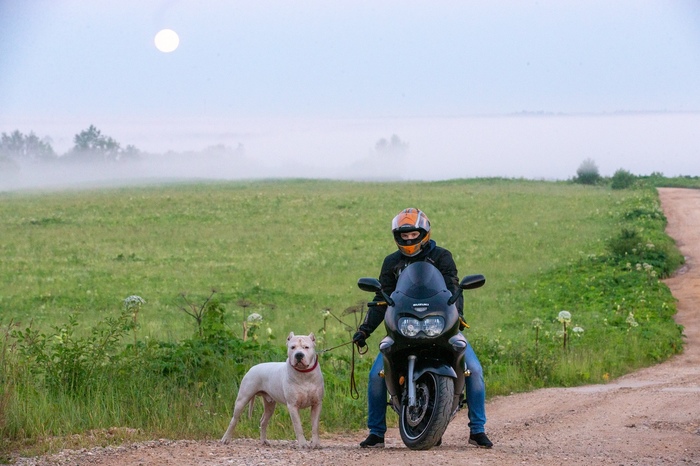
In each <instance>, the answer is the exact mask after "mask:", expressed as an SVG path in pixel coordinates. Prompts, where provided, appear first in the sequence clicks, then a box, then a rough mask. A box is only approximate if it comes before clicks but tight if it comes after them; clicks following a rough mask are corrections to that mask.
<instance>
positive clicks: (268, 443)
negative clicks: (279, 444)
mask: <svg viewBox="0 0 700 466" xmlns="http://www.w3.org/2000/svg"><path fill="white" fill-rule="evenodd" d="M262 444H263V445H264V446H266V447H269V446H270V442H269V441H268V440H263V441H262Z"/></svg>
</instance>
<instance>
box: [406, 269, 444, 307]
mask: <svg viewBox="0 0 700 466" xmlns="http://www.w3.org/2000/svg"><path fill="white" fill-rule="evenodd" d="M446 290H447V286H446V285H445V279H444V278H443V277H442V274H441V273H440V271H439V270H438V269H437V268H436V267H435V266H434V265H432V264H430V263H429V262H414V263H413V264H411V265H409V266H408V267H406V268H405V269H404V270H403V271H402V272H401V275H399V279H398V281H397V282H396V291H395V293H401V294H404V295H406V296H408V297H409V298H413V299H426V298H430V297H432V296H435V295H436V294H438V293H442V292H445V291H446Z"/></svg>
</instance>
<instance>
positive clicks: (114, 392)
mask: <svg viewBox="0 0 700 466" xmlns="http://www.w3.org/2000/svg"><path fill="white" fill-rule="evenodd" d="M409 206H413V207H418V208H420V209H422V210H424V211H425V212H426V213H427V214H428V216H429V217H430V220H431V223H432V227H433V231H432V237H433V239H435V240H436V241H437V242H438V244H439V245H441V246H444V247H446V248H448V249H450V250H451V251H452V252H453V255H454V258H455V261H456V263H457V266H458V268H459V271H460V274H461V275H466V274H469V273H483V274H484V275H485V276H486V277H487V284H486V286H485V287H483V288H481V289H479V290H475V291H473V292H469V293H468V294H467V296H466V302H465V314H466V317H467V321H468V322H469V324H470V325H471V329H470V330H468V331H466V334H467V336H468V338H469V339H470V340H471V341H472V344H473V346H474V347H475V349H476V351H477V354H479V356H480V358H481V360H482V364H483V365H484V367H485V371H486V375H487V380H486V382H487V393H488V395H489V396H492V395H496V394H505V393H510V392H511V391H522V390H528V389H531V388H535V387H539V386H547V385H574V384H579V383H589V382H604V381H605V380H608V378H610V377H615V376H618V375H620V374H622V373H625V372H626V371H629V370H632V369H634V368H637V367H641V366H644V365H648V364H650V363H652V362H655V361H658V360H663V359H665V358H667V357H668V356H670V355H671V354H673V353H674V352H677V351H679V350H680V332H679V330H678V328H677V326H676V325H675V323H673V320H672V315H673V313H674V312H675V304H674V301H673V298H672V296H671V295H670V292H668V289H667V288H666V287H665V286H664V285H663V284H661V283H660V282H659V281H658V278H659V277H660V276H661V275H662V274H663V273H666V272H668V270H667V269H668V267H670V268H671V270H672V269H673V268H674V267H675V266H677V265H678V264H679V263H680V261H681V260H682V258H680V256H679V255H678V252H677V251H676V250H675V247H674V246H673V244H672V241H670V239H669V238H668V237H666V236H665V234H664V233H663V227H664V225H665V219H664V217H663V214H662V213H661V212H660V210H659V207H658V200H657V198H656V194H655V192H654V191H653V190H651V189H642V190H610V189H609V188H606V187H592V186H582V185H575V184H571V183H564V182H539V181H538V182H536V181H525V180H502V179H480V180H453V181H445V182H430V183H423V182H401V183H359V182H339V181H323V180H317V181H313V180H286V181H257V182H226V183H198V184H169V185H159V186H147V187H145V186H144V187H129V188H115V189H103V190H76V191H62V192H52V193H2V194H0V218H2V223H0V237H1V238H2V241H1V242H0V260H1V262H2V266H1V267H0V312H1V317H0V322H1V323H2V324H3V325H4V326H5V327H6V328H7V325H9V324H10V322H12V323H13V324H12V325H13V327H11V328H15V329H24V328H26V327H27V326H29V325H30V323H31V328H32V329H35V330H36V331H37V332H38V335H39V336H37V335H34V336H33V338H34V340H31V339H27V337H26V334H25V336H24V339H23V338H22V337H21V336H17V335H15V336H14V337H11V336H10V333H9V332H10V330H8V332H7V335H6V338H5V339H4V346H3V348H4V351H3V353H2V355H3V356H2V360H1V362H2V365H0V367H3V373H2V377H3V380H4V381H5V382H6V385H5V386H6V387H10V386H11V387H13V388H12V389H7V388H6V389H5V397H4V399H5V402H4V403H0V414H3V415H2V416H0V428H2V430H3V432H4V437H5V438H8V439H11V440H13V441H21V440H22V439H26V438H29V439H34V441H38V439H40V438H42V437H45V436H51V435H66V434H69V433H74V432H81V431H85V430H88V429H99V428H107V427H111V426H120V427H129V428H137V429H142V432H146V434H145V435H146V436H148V435H151V434H153V435H156V434H157V435H169V436H172V437H178V436H189V437H193V436H194V437H208V436H213V437H217V436H219V435H221V433H222V432H223V429H224V428H225V426H226V424H227V422H228V417H229V414H228V413H229V412H230V408H231V405H232V402H233V398H232V397H233V393H235V390H236V386H237V381H238V380H240V376H241V374H242V372H243V371H244V370H245V368H246V367H247V365H249V364H251V363H253V362H256V361H255V357H259V358H261V359H264V358H266V357H267V358H269V357H278V356H279V355H280V353H279V349H280V348H281V347H282V343H281V342H282V341H283V339H284V337H285V336H286V335H287V333H288V332H289V331H294V332H295V333H308V332H310V331H314V332H317V334H318V335H319V337H320V339H321V346H322V347H331V346H334V345H338V344H340V343H343V342H346V341H349V339H350V336H351V335H352V332H353V331H354V328H355V327H356V325H357V320H358V319H359V318H360V317H361V316H360V315H359V314H358V313H350V312H349V311H346V310H348V309H352V308H357V307H358V305H361V304H362V303H363V302H365V301H367V300H368V299H369V298H370V296H368V295H367V294H366V293H364V292H362V291H360V290H359V289H358V288H357V286H356V283H357V279H358V278H359V277H362V276H377V275H378V273H379V268H380V266H381V263H382V260H383V258H384V256H385V255H386V254H388V253H390V252H392V251H393V250H395V245H394V243H393V240H392V236H391V232H390V222H391V219H392V217H393V216H394V215H395V214H396V213H398V212H399V211H400V210H401V209H403V208H405V207H409ZM664 267H666V269H664ZM657 271H658V273H657ZM664 271H665V272H664ZM212 289H215V290H216V293H215V296H214V302H215V304H216V309H217V312H218V313H219V314H217V315H219V317H220V319H219V321H218V323H219V324H220V325H221V328H218V327H217V328H218V330H216V331H217V332H225V334H226V335H228V336H231V337H234V338H241V337H242V336H243V322H244V321H245V320H246V318H247V317H248V316H249V315H250V314H252V313H258V314H260V315H261V316H262V319H263V320H262V323H261V325H260V327H259V328H253V329H252V330H251V331H255V335H256V336H257V343H256V345H258V344H259V345H261V347H263V349H264V351H263V352H261V353H255V349H254V348H253V347H251V346H243V347H242V349H241V348H239V349H240V350H241V351H244V352H245V351H248V352H251V353H253V354H254V356H253V357H251V358H248V359H240V358H239V359H236V364H234V366H235V367H233V369H231V368H230V367H229V366H231V364H229V363H227V362H226V361H227V360H226V359H221V360H219V359H217V360H216V361H215V362H214V363H212V364H213V366H211V367H207V370H206V371H204V370H203V369H202V367H200V366H198V368H197V370H198V372H197V373H196V376H191V377H193V378H192V379H188V380H189V382H188V383H189V385H186V386H185V387H184V388H183V386H182V385H177V384H178V383H179V384H181V383H182V382H181V381H179V382H177V383H175V382H173V383H175V385H174V386H172V385H169V382H168V383H164V382H162V381H161V380H160V379H158V377H161V376H163V374H164V372H163V370H162V367H160V366H159V367H160V368H159V369H158V371H159V372H158V371H156V373H158V374H161V375H160V376H158V377H156V376H153V380H152V381H151V382H148V383H146V382H144V380H145V379H143V378H141V379H133V378H130V377H131V375H129V374H128V373H125V372H124V371H122V372H118V371H117V372H115V373H110V374H111V375H104V377H105V378H104V380H101V381H100V382H99V384H98V385H100V386H101V387H102V388H105V387H108V388H109V389H106V390H103V392H104V393H102V394H101V395H98V394H97V392H98V390H96V389H95V388H94V387H93V388H92V389H90V390H86V391H82V392H80V396H78V397H76V396H75V393H74V394H73V395H71V394H70V393H66V392H65V390H63V391H62V389H59V390H58V391H57V390H56V387H54V389H53V390H52V389H51V387H49V388H46V387H47V380H48V378H49V375H50V374H52V372H51V370H54V369H51V368H53V367H54V366H51V368H49V369H47V367H49V365H50V364H54V363H52V362H51V361H50V360H51V357H45V356H46V355H47V354H48V355H49V356H50V355H51V354H52V353H51V352H52V351H53V356H56V355H57V354H58V355H59V356H60V358H59V359H61V358H62V360H68V359H69V358H68V356H67V355H68V353H67V351H68V350H67V349H66V348H68V347H67V346H66V345H65V344H64V345H63V346H56V345H57V343H56V342H57V341H59V340H61V338H64V340H61V341H68V340H69V339H70V341H71V342H72V344H73V346H71V347H70V350H71V351H74V352H75V351H77V352H78V353H79V356H80V357H84V356H86V354H87V355H89V354H92V353H88V350H89V351H94V346H95V345H93V344H92V343H90V342H91V340H90V338H91V336H90V335H93V336H95V335H98V336H100V335H102V336H103V335H104V331H105V330H100V331H96V330H95V329H96V328H104V326H103V327H100V326H101V325H103V323H104V319H106V318H114V319H117V318H119V316H120V315H122V318H125V317H124V315H123V314H124V299H125V298H126V297H128V296H132V295H136V296H139V297H141V298H143V300H145V304H143V305H142V306H140V307H139V309H138V314H137V315H136V316H135V317H134V320H136V321H137V322H136V323H137V324H138V325H137V326H136V327H133V322H131V323H130V325H132V327H129V326H127V322H126V320H122V321H120V322H121V323H119V324H116V323H115V324H114V327H109V325H107V328H113V329H116V328H117V326H119V325H121V327H119V329H121V330H114V335H115V338H116V337H120V338H121V337H123V338H121V340H119V339H118V338H116V340H119V341H116V340H115V342H114V351H118V348H119V347H120V346H121V347H123V346H124V345H126V344H129V345H132V344H133V347H132V350H133V349H138V348H141V350H139V351H141V353H137V354H136V355H135V356H134V355H133V354H132V355H131V356H129V357H130V358H132V359H130V361H132V362H131V363H130V364H132V366H131V368H132V370H133V372H134V374H135V373H137V372H138V371H136V370H135V369H133V368H134V367H136V366H134V364H136V363H135V362H133V361H136V360H137V357H140V356H143V354H145V353H147V352H148V351H153V353H149V354H151V355H152V356H153V357H152V360H158V361H165V360H166V357H165V356H163V355H164V354H165V353H164V351H165V349H166V348H171V349H172V348H175V347H176V345H178V344H179V343H180V342H188V343H187V351H190V352H192V351H194V349H193V348H198V346H197V344H195V343H193V342H196V341H197V340H196V338H195V337H196V334H197V329H198V327H197V325H196V323H195V321H194V319H193V318H192V317H191V316H189V315H187V314H186V313H185V312H183V309H184V310H189V311H192V310H197V309H198V308H199V307H200V306H202V305H203V304H204V302H205V301H206V299H207V297H209V296H210V294H211V292H212ZM188 303H189V304H188ZM190 305H191V306H190ZM360 307H361V306H360ZM562 310H567V311H569V312H570V313H571V319H570V320H569V321H566V319H564V320H561V319H559V318H558V317H559V313H560V311H562ZM329 312H330V314H329ZM71 316H72V317H71ZM630 316H631V317H630ZM127 317H128V316H127ZM132 317H133V316H132ZM70 319H73V322H74V325H73V324H69V321H70ZM338 319H341V320H343V322H345V323H346V324H348V325H347V326H345V325H342V324H341V323H340V322H338ZM630 319H631V320H630ZM127 320H128V319H127ZM574 327H578V328H579V329H580V331H576V332H575V333H573V332H572V329H573V328H574ZM99 332H103V333H99ZM42 333H43V335H44V336H45V338H44V339H43V340H42V339H41V337H40V335H41V334H42ZM377 333H380V331H378V332H377ZM563 333H566V334H567V336H568V337H569V339H568V340H567V341H568V346H565V344H563V343H564V340H563ZM222 334H223V333H222ZM81 338H82V340H81ZM95 338H97V337H95ZM105 338H106V337H105ZM379 339H380V337H379V335H374V336H372V337H371V339H370V340H369V343H370V347H371V348H372V349H371V351H370V353H369V354H368V355H366V356H364V357H362V358H360V359H358V361H357V364H358V367H357V370H356V374H357V375H356V376H357V383H358V387H359V389H360V399H359V400H352V399H351V398H350V397H348V396H347V395H348V383H349V370H350V368H349V361H350V347H349V346H346V347H344V348H342V349H338V350H334V351H333V352H331V353H327V354H326V355H324V358H326V360H325V364H324V366H323V367H324V375H325V376H326V383H327V397H329V398H331V399H332V400H333V402H332V403H328V404H326V406H327V408H326V407H324V417H323V427H324V429H326V430H343V429H347V428H362V427H363V425H364V410H365V408H364V393H363V390H364V387H365V385H366V372H367V369H368V366H369V363H370V362H371V359H372V358H373V356H374V355H375V354H376V345H377V343H378V342H379ZM30 340H31V341H32V342H37V341H38V342H43V343H42V344H43V345H44V346H43V347H41V351H44V353H41V351H40V350H37V349H36V347H37V345H36V344H34V345H30V344H29V343H30ZM95 341H96V340H95ZM105 341H106V340H105ZM226 341H229V340H226ZM93 342H94V341H93ZM149 342H152V343H149ZM155 342H158V345H160V346H154V345H155ZM268 343H269V345H268ZM601 343H603V344H601ZM91 345H92V346H91ZM149 345H150V346H149ZM167 345H171V346H167ZM173 345H175V346H173ZM32 348H33V349H32ZM274 348H277V352H275V349H274ZM22 349H23V350H24V353H21V351H20V350H22ZM168 351H170V350H168ZM172 351H173V353H172V354H176V352H175V350H172ZM177 351H180V353H182V347H179V349H178V350H177ZM208 351H209V353H211V350H208ZM222 351H223V352H224V353H225V354H226V355H228V356H227V357H230V355H231V354H232V350H231V349H230V348H228V349H223V350H222ZM214 352H216V351H214ZM40 353H41V354H40ZM180 353H177V354H180ZM209 353H206V354H209ZM22 354H23V355H24V356H25V358H26V361H30V360H31V361H34V363H35V364H37V365H39V366H41V365H42V364H44V365H43V366H41V367H42V368H43V369H45V371H44V372H42V371H41V370H32V368H31V367H29V368H28V367H24V369H22V358H21V357H19V356H20V355H22ZM100 354H101V353H100ZM172 354H171V353H168V355H169V356H167V358H171V359H172V357H173V356H172ZM188 354H190V353H188ZM256 355H257V356H256ZM80 357H79V358H77V359H80ZM90 357H91V356H88V357H87V359H90ZM105 357H110V358H112V357H114V358H116V356H110V355H105ZM32 358H33V359H32ZM159 358H160V359H159ZM77 359H76V360H77ZM171 359H168V361H171ZM234 359H235V358H234ZM42 361H43V362H42ZM110 361H112V359H110ZM114 361H117V359H114ZM120 361H121V360H120ZM139 361H140V360H139ZM121 362H124V361H121ZM26 365H29V362H27V363H26ZM117 365H118V364H117V363H116V362H115V363H114V366H115V367H116V366H117ZM71 367H72V366H71ZM81 367H83V366H81ZM163 367H165V366H163ZM168 367H170V366H168ZM34 369H36V368H34ZM151 369H152V368H147V369H144V370H145V371H146V372H148V373H149V374H153V373H154V372H153V371H152V370H151ZM229 369H231V370H229ZM80 370H83V369H80ZM90 370H91V371H92V372H90V374H96V373H98V372H99V371H102V370H103V369H102V368H100V367H91V369H90ZM149 371H150V372H149ZM37 373H42V374H43V375H42V376H41V377H35V375H36V374H37ZM99 373H100V374H102V372H99ZM222 374H224V375H222ZM110 377H116V379H114V380H113V379H110ZM149 377H150V376H149ZM161 378H162V377H161ZM165 378H167V377H165ZM214 379H216V383H215V382H214ZM57 380H59V381H60V380H62V379H60V377H59V378H58V379H57ZM115 380H116V381H118V382H115ZM28 387H32V389H31V390H29V389H28ZM60 387H62V385H61V384H60V383H59V388H60ZM71 387H72V385H71ZM154 387H155V388H154ZM173 387H175V388H173ZM64 388H65V387H64ZM68 391H69V392H70V390H68ZM145 392H147V393H145ZM32 393H33V395H31V394H32ZM154 393H158V394H159V395H160V396H158V397H157V398H154ZM222 393H226V394H228V395H226V396H225V397H222ZM193 397H195V398H196V399H198V400H199V402H198V403H199V404H198V406H200V408H198V410H191V409H190V407H191V405H192V403H191V401H192V399H193ZM67 400H68V401H69V402H67ZM154 400H157V401H154ZM59 403H60V406H61V408H60V409H59V408H57V404H59ZM3 406H4V407H3ZM173 406H175V407H177V408H178V409H176V410H173ZM47 407H51V408H50V409H49V408H47ZM204 411H206V413H207V415H206V416H203V415H202V412H204ZM88 412H89V413H90V415H89V416H87V417H86V414H85V413H88ZM21 413H24V414H21ZM27 413H30V415H27ZM279 416H282V417H284V416H285V414H283V413H280V414H279ZM277 424H279V425H273V426H271V431H270V436H271V437H272V438H274V436H276V435H284V436H289V431H288V430H286V429H288V427H285V426H284V422H280V423H277ZM240 429H241V430H240V432H241V434H243V435H246V434H247V435H255V434H254V433H253V432H255V422H250V423H248V424H244V425H241V428H240Z"/></svg>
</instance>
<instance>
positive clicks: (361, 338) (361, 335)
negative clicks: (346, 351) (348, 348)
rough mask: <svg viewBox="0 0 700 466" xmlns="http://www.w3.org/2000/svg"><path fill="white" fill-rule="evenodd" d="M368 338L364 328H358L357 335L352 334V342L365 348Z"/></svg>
mask: <svg viewBox="0 0 700 466" xmlns="http://www.w3.org/2000/svg"><path fill="white" fill-rule="evenodd" d="M366 338H367V335H366V334H365V332H363V331H362V330H358V331H357V332H355V335H353V336H352V342H353V343H355V344H356V345H357V347H358V348H364V347H365V346H367V343H366V342H365V339H366Z"/></svg>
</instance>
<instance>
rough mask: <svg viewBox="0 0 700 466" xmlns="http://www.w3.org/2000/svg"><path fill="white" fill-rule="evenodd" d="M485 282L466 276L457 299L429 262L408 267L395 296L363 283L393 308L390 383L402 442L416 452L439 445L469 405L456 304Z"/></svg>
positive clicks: (385, 345)
mask: <svg viewBox="0 0 700 466" xmlns="http://www.w3.org/2000/svg"><path fill="white" fill-rule="evenodd" d="M484 283H486V279H485V278H484V276H483V275H469V276H466V277H464V278H463V279H462V281H461V282H460V284H459V287H460V290H459V293H457V294H455V295H452V293H450V291H449V290H448V289H447V286H446V285H445V280H444V278H443V277H442V274H441V273H440V271H439V270H438V269H437V268H436V267H435V266H434V265H432V264H430V263H429V262H414V263H413V264H411V265H409V266H408V267H406V268H405V269H404V270H403V271H402V272H401V275H399V279H398V281H397V284H396V290H395V291H394V292H393V293H392V294H391V296H387V295H386V293H384V292H383V291H382V289H381V285H380V283H379V280H377V279H376V278H360V279H359V280H358V282H357V285H358V286H359V287H360V289H362V290H364V291H370V292H373V293H380V294H381V295H382V296H384V299H385V300H386V303H387V310H386V314H385V315H384V325H385V326H386V332H387V336H386V337H384V339H383V340H382V341H381V343H380V344H379V350H380V351H381V353H382V356H383V358H384V380H385V382H386V387H387V390H388V392H389V395H390V401H391V406H392V408H393V409H394V411H396V413H397V414H398V415H399V431H400V432H401V440H403V443H404V444H406V446H407V447H408V448H410V449H412V450H428V449H430V448H432V447H433V446H435V444H436V443H437V442H438V441H439V440H440V439H441V438H442V435H443V434H444V433H445V430H446V429H447V425H448V424H449V423H450V421H451V420H452V419H453V418H454V416H455V415H456V414H457V411H459V409H460V408H461V407H462V405H463V404H464V403H465V387H464V385H465V383H464V377H465V376H466V375H468V368H467V367H466V366H465V362H464V351H465V349H466V348H467V340H466V338H464V336H463V335H462V333H461V332H460V320H459V313H458V311H457V307H456V306H455V302H456V301H457V299H458V298H459V296H460V294H461V292H462V290H469V289H473V288H479V287H481V286H483V284H484ZM369 304H370V305H372V304H376V303H369Z"/></svg>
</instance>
